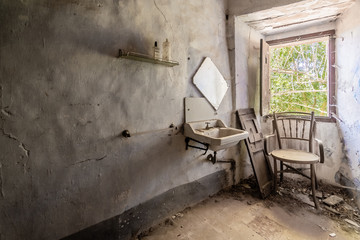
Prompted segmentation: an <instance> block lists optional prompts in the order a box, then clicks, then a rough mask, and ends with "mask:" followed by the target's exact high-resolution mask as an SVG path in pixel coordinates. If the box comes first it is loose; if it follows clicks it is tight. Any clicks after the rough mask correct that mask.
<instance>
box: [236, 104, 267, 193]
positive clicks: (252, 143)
mask: <svg viewBox="0 0 360 240" xmlns="http://www.w3.org/2000/svg"><path fill="white" fill-rule="evenodd" d="M237 115H238V118H239V121H240V126H241V129H243V130H245V131H247V132H248V133H249V137H248V138H247V139H245V144H246V148H247V150H248V153H249V156H250V161H251V165H252V168H253V170H254V176H255V178H256V181H257V183H258V186H259V191H260V194H261V197H262V198H266V197H267V196H269V195H270V193H271V192H272V189H273V172H272V168H271V165H270V162H269V159H268V157H267V156H266V154H265V150H264V138H263V135H262V133H261V129H260V126H259V123H258V121H257V120H256V115H255V112H254V109H252V108H250V109H240V110H238V111H237Z"/></svg>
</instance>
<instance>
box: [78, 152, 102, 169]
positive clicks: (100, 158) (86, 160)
mask: <svg viewBox="0 0 360 240" xmlns="http://www.w3.org/2000/svg"><path fill="white" fill-rule="evenodd" d="M106 157H107V155H106V154H105V155H104V156H102V157H99V158H88V159H85V160H82V161H79V162H75V163H73V164H71V165H72V166H73V165H77V164H81V163H85V162H89V161H101V160H103V159H105V158H106Z"/></svg>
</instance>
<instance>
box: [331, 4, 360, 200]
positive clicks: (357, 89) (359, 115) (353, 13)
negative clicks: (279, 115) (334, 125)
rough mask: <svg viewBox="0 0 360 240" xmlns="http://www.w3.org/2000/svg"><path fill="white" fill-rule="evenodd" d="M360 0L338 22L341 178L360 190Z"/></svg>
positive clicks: (337, 49) (337, 68) (338, 178)
mask: <svg viewBox="0 0 360 240" xmlns="http://www.w3.org/2000/svg"><path fill="white" fill-rule="evenodd" d="M359 11H360V1H356V3H355V5H354V6H353V7H352V8H351V9H349V10H348V11H347V12H346V13H345V14H344V15H343V16H342V17H341V18H340V19H339V20H337V22H336V31H337V32H336V36H337V39H336V54H337V55H336V70H337V77H338V84H337V103H338V104H337V105H338V106H337V111H338V117H339V119H340V121H339V127H340V129H341V135H342V139H343V141H344V149H343V150H344V157H343V159H342V164H341V167H340V169H339V171H338V173H337V180H338V181H339V182H342V183H343V184H346V185H348V186H351V187H356V188H357V189H360V144H359V143H360V98H359V96H360V45H359V41H360V18H359V16H358V15H359ZM359 205H360V204H359Z"/></svg>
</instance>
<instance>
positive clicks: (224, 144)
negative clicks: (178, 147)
mask: <svg viewBox="0 0 360 240" xmlns="http://www.w3.org/2000/svg"><path fill="white" fill-rule="evenodd" d="M184 135H185V136H186V137H189V138H192V139H195V140H197V141H199V142H202V143H207V144H209V148H210V149H211V150H213V151H218V150H221V149H225V148H229V147H231V146H234V145H236V144H238V143H239V141H241V140H243V139H245V138H247V137H248V136H249V133H248V132H246V131H244V130H240V129H236V128H230V127H226V125H225V124H224V123H223V122H222V121H221V120H219V119H213V120H206V121H196V122H188V123H185V124H184Z"/></svg>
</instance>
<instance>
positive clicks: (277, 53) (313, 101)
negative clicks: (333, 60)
mask: <svg viewBox="0 0 360 240" xmlns="http://www.w3.org/2000/svg"><path fill="white" fill-rule="evenodd" d="M327 42H328V41H321V42H312V43H306V44H299V45H292V46H280V47H271V48H270V82H271V90H270V92H271V97H270V110H271V112H274V111H276V112H285V111H301V112H310V111H314V112H315V114H316V115H318V116H327V115H328V113H327V111H328V106H327V102H328V96H327V93H328V91H327V82H328V81H327V79H328V63H327Z"/></svg>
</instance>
